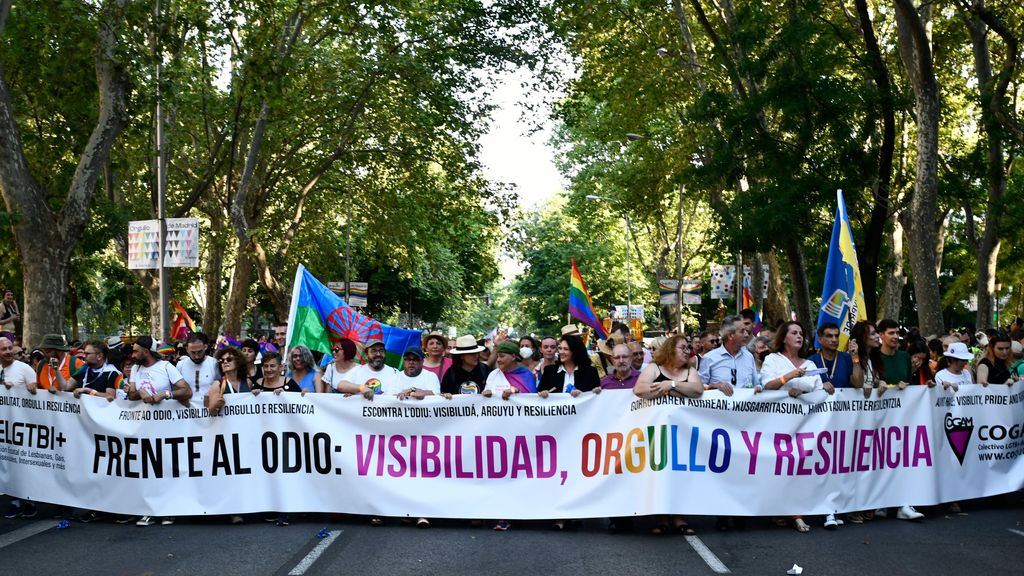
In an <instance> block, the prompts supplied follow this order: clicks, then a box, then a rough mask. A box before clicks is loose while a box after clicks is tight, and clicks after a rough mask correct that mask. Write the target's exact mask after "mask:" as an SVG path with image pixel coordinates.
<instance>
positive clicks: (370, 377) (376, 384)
mask: <svg viewBox="0 0 1024 576" xmlns="http://www.w3.org/2000/svg"><path fill="white" fill-rule="evenodd" d="M364 350H365V351H366V357H367V362H366V364H363V365H362V366H359V367H357V368H354V369H352V370H351V371H350V372H349V373H348V375H347V376H346V377H345V379H344V380H342V381H341V382H338V384H337V386H336V388H337V390H338V392H344V393H347V394H362V395H363V397H364V398H366V399H367V400H373V397H374V395H375V394H383V393H384V390H394V389H395V387H396V386H398V384H397V380H398V372H397V371H396V370H395V369H394V368H392V367H391V366H388V365H387V364H385V363H384V360H385V358H387V351H386V350H384V343H383V342H381V341H380V340H367V341H366V346H365V348H364Z"/></svg>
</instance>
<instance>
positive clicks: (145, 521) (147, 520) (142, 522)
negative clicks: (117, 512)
mask: <svg viewBox="0 0 1024 576" xmlns="http://www.w3.org/2000/svg"><path fill="white" fill-rule="evenodd" d="M153 524H156V520H153V517H152V516H143V517H142V518H139V520H138V522H136V523H135V525H136V526H152V525H153Z"/></svg>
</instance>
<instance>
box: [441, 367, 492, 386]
mask: <svg viewBox="0 0 1024 576" xmlns="http://www.w3.org/2000/svg"><path fill="white" fill-rule="evenodd" d="M487 372H488V370H487V366H486V365H484V364H477V365H476V367H475V368H473V370H470V371H467V370H464V369H463V368H462V363H461V362H459V363H453V364H452V366H451V368H449V369H448V370H447V371H446V372H445V373H444V376H443V377H442V378H441V393H442V394H463V390H462V385H463V384H466V385H467V392H465V393H467V394H471V393H472V392H469V391H468V390H469V385H476V392H475V393H476V394H479V393H481V392H483V391H484V384H485V383H486V382H487Z"/></svg>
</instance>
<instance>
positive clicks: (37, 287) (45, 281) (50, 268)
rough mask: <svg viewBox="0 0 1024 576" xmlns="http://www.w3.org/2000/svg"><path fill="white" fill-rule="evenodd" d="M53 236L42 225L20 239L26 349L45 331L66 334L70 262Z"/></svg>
mask: <svg viewBox="0 0 1024 576" xmlns="http://www.w3.org/2000/svg"><path fill="white" fill-rule="evenodd" d="M24 225H25V222H24V221H22V222H19V223H18V226H15V230H16V231H17V229H18V228H21V227H22V226H24ZM54 236H55V234H54V231H53V230H52V229H51V230H45V229H42V228H40V229H37V232H36V234H35V239H34V240H32V241H24V242H23V241H22V239H21V238H19V239H18V248H19V251H20V253H21V260H22V270H23V273H24V286H25V305H24V306H23V307H22V316H23V322H24V323H23V324H22V326H24V328H23V332H22V338H23V340H24V343H25V344H24V345H25V349H26V350H30V349H32V348H35V347H36V346H38V345H39V342H40V341H42V339H43V335H44V334H64V304H65V301H64V298H65V294H66V291H67V287H68V272H69V266H68V257H67V255H65V253H64V251H63V250H62V249H61V248H60V240H59V239H57V238H54ZM41 237H42V238H41ZM43 238H45V239H43ZM30 290H31V291H32V292H30Z"/></svg>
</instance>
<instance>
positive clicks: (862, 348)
mask: <svg viewBox="0 0 1024 576" xmlns="http://www.w3.org/2000/svg"><path fill="white" fill-rule="evenodd" d="M850 341H851V342H854V343H856V346H857V352H856V353H855V354H853V358H852V361H853V373H852V374H851V375H850V386H852V387H853V388H863V389H864V397H865V398H869V397H870V396H871V391H872V390H873V389H874V388H877V387H878V386H879V385H881V386H885V382H884V381H883V378H884V376H885V365H884V364H882V357H881V353H880V351H879V350H880V348H881V346H882V339H881V338H879V336H878V330H876V329H875V325H874V324H873V323H871V322H868V321H867V320H861V321H860V322H857V323H856V324H854V325H853V328H852V329H851V330H850ZM865 519H866V520H870V518H865Z"/></svg>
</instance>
